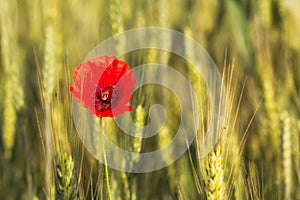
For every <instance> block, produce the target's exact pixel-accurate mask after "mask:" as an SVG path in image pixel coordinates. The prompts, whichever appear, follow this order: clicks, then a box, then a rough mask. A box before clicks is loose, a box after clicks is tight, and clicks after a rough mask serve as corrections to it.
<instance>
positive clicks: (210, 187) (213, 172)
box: [203, 143, 228, 200]
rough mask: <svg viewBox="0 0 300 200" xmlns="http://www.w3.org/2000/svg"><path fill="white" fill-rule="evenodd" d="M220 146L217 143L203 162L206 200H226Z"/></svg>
mask: <svg viewBox="0 0 300 200" xmlns="http://www.w3.org/2000/svg"><path fill="white" fill-rule="evenodd" d="M223 157H224V155H223V149H222V145H221V144H220V143H218V144H217V145H216V146H215V147H214V149H213V150H212V151H211V152H210V153H209V154H208V155H207V157H206V158H205V161H204V163H205V164H204V165H205V166H204V172H203V178H204V182H205V191H206V197H207V199H208V200H218V199H224V200H225V199H228V197H227V192H226V183H225V179H224V163H223V159H224V158H223Z"/></svg>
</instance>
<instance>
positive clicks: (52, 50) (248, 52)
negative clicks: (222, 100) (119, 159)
mask: <svg viewBox="0 0 300 200" xmlns="http://www.w3.org/2000/svg"><path fill="white" fill-rule="evenodd" d="M0 2H1V4H0V19H1V32H0V39H1V43H0V50H1V54H0V102H1V104H0V113H1V115H0V199H3V200H6V199H8V200H9V199H32V200H37V199H104V200H105V199H113V200H115V199H122V200H123V199H124V200H142V199H146V200H148V199H149V200H155V199H163V200H165V199H166V200H169V199H170V200H171V199H174V200H175V199H180V200H194V199H195V200H196V199H200V200H201V199H203V200H204V199H207V200H216V199H220V200H227V199H236V200H248V199H254V200H257V199H266V200H268V199H272V200H273V199H284V200H297V199H300V190H299V188H300V23H299V22H300V12H299V10H300V1H299V0H259V1H252V0H220V1H217V0H212V1H205V0H153V1H146V0H123V1H121V0H88V1H79V0H77V1H76V0H64V1H59V0H0ZM138 27H139V28H142V27H162V28H168V29H172V30H176V31H179V32H181V33H183V34H185V35H187V36H188V37H191V38H193V39H194V40H195V41H197V42H198V43H199V44H201V45H202V47H203V48H204V49H205V50H206V51H207V52H208V53H209V55H210V56H211V58H212V59H213V60H214V62H215V63H216V65H217V66H218V69H219V70H220V73H221V75H222V79H223V82H224V87H225V90H226V118H225V123H224V124H223V128H222V130H221V133H218V134H220V137H219V138H218V141H217V144H216V145H215V146H214V148H213V149H212V150H211V151H210V152H209V154H208V155H207V156H206V157H204V158H200V156H199V154H200V149H201V144H202V142H203V138H204V137H205V132H206V130H207V127H208V125H209V121H210V120H209V119H210V98H209V91H208V89H207V88H206V85H205V83H204V81H203V79H202V77H201V76H200V75H199V74H197V73H196V71H195V68H194V67H193V66H191V65H190V64H189V63H188V62H186V61H185V60H183V59H181V58H180V57H178V56H177V55H174V54H171V53H168V52H164V51H160V50H153V49H144V50H139V51H135V52H131V53H128V54H126V55H123V56H121V58H122V59H123V60H126V61H127V62H128V64H129V65H130V66H131V67H133V68H134V67H135V66H138V65H140V64H143V63H149V62H156V63H159V62H160V61H161V60H162V59H164V60H167V63H168V66H169V67H172V68H174V69H176V70H177V71H179V72H180V73H181V74H182V75H183V76H184V77H186V78H187V79H188V80H189V81H190V83H191V84H192V86H193V89H194V91H195V93H196V95H197V98H198V99H199V100H200V101H199V102H198V103H199V110H196V111H195V112H198V114H199V124H200V126H199V130H198V132H197V133H196V138H195V140H194V141H193V143H192V144H191V146H189V148H188V150H187V151H186V152H185V153H184V154H183V155H182V156H181V157H180V158H179V159H178V160H176V161H175V162H173V163H172V164H171V165H168V166H167V167H164V168H162V169H160V170H157V171H153V172H148V173H126V172H121V171H117V170H114V169H112V168H110V167H109V166H108V167H105V165H104V164H103V163H101V162H99V161H98V160H97V159H95V158H94V157H93V156H92V155H91V154H90V153H89V152H88V151H87V150H86V148H85V146H84V145H83V144H82V142H81V140H80V138H79V136H78V133H77V131H76V128H75V125H74V122H73V114H72V96H71V93H70V90H69V87H70V86H71V85H72V84H73V69H74V68H75V67H76V66H77V65H78V64H79V63H81V62H82V61H83V60H84V59H85V58H86V56H87V55H88V53H89V52H90V51H91V50H92V49H93V48H94V47H96V46H97V45H98V44H99V43H100V42H101V41H103V40H105V39H107V38H109V37H111V36H113V35H115V34H118V33H122V32H123V31H125V30H130V29H133V28H138ZM118 42H119V43H118ZM175 42H182V43H183V47H184V51H185V52H188V51H193V49H192V48H189V44H188V43H185V41H175ZM117 44H118V48H122V42H121V41H117ZM153 73H155V72H153ZM149 76H150V74H149ZM179 103H180V100H178V99H176V98H174V94H172V93H171V92H170V91H169V90H167V89H166V88H161V87H159V86H157V85H147V86H143V87H142V88H139V89H138V90H137V91H135V92H134V93H133V96H132V101H131V105H132V107H133V110H132V112H131V113H130V115H131V117H132V120H133V121H134V122H135V123H136V125H137V127H140V129H138V130H136V131H140V132H141V131H143V128H142V127H143V126H144V125H146V124H148V123H150V119H149V115H148V112H149V108H150V107H151V105H153V104H161V105H162V106H163V107H164V108H165V109H166V112H167V117H168V118H167V121H166V124H165V125H164V126H163V128H162V129H161V131H160V132H159V133H158V134H157V135H155V136H153V137H151V138H146V139H141V138H138V137H129V136H126V135H125V134H123V132H122V130H120V129H119V128H118V127H117V126H116V124H115V122H114V121H113V120H112V119H111V118H103V120H104V121H105V123H104V124H105V128H104V129H105V130H104V131H105V134H106V135H107V136H108V137H109V138H110V139H111V141H113V142H114V143H115V144H116V145H118V146H120V147H121V148H124V149H127V150H129V151H134V152H137V153H139V152H140V153H142V152H151V151H154V150H157V149H160V148H162V147H164V146H165V145H167V144H168V143H169V142H170V141H171V140H172V138H173V137H174V135H175V134H176V131H177V129H178V124H179V123H180V114H181V112H183V111H182V110H180V109H179V106H178V105H179ZM100 148H101V145H100ZM134 159H135V160H134V161H133V162H138V161H139V157H136V158H134ZM164 159H166V161H168V158H167V157H166V158H164Z"/></svg>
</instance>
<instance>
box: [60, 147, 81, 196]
mask: <svg viewBox="0 0 300 200" xmlns="http://www.w3.org/2000/svg"><path fill="white" fill-rule="evenodd" d="M55 186H56V199H57V200H64V199H69V200H77V199H79V192H78V187H77V186H78V184H77V178H76V175H75V170H74V162H73V159H72V157H71V156H69V155H68V154H67V153H63V155H62V156H61V158H60V160H59V162H58V164H57V166H56V171H55Z"/></svg>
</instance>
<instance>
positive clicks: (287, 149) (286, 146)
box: [281, 111, 293, 200]
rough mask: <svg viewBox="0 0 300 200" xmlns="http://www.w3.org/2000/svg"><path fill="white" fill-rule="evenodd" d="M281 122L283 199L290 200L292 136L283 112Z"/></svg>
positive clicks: (291, 188) (289, 124)
mask: <svg viewBox="0 0 300 200" xmlns="http://www.w3.org/2000/svg"><path fill="white" fill-rule="evenodd" d="M281 121H282V131H281V134H282V151H283V152H282V153H283V175H284V176H283V177H284V185H285V199H286V200H290V199H292V191H293V174H292V169H293V163H292V141H291V139H292V135H291V119H290V116H289V115H288V113H287V112H286V111H285V112H283V114H282V115H281Z"/></svg>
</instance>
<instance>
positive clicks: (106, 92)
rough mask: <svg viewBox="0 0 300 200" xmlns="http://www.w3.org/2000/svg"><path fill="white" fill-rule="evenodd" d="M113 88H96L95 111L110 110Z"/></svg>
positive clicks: (111, 86) (110, 86)
mask: <svg viewBox="0 0 300 200" xmlns="http://www.w3.org/2000/svg"><path fill="white" fill-rule="evenodd" d="M114 88H115V86H113V85H109V86H104V85H102V86H101V87H97V88H96V90H95V109H96V110H98V111H100V112H104V111H105V110H109V109H111V104H112V96H113V90H114Z"/></svg>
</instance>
